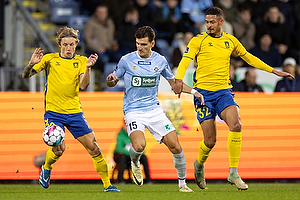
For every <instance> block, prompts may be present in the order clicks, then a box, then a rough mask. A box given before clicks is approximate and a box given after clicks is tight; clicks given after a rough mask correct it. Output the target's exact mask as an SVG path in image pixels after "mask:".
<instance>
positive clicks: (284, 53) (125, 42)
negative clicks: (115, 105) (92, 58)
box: [80, 0, 300, 68]
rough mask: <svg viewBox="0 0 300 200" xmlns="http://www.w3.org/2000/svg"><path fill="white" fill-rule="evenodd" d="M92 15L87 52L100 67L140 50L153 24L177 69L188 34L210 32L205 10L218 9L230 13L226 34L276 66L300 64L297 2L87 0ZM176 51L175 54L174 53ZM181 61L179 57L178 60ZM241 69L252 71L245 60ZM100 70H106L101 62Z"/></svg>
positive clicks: (159, 48)
mask: <svg viewBox="0 0 300 200" xmlns="http://www.w3.org/2000/svg"><path fill="white" fill-rule="evenodd" d="M80 3H81V7H82V9H84V10H85V12H86V13H89V15H90V16H91V18H90V20H89V21H88V22H87V23H86V25H85V29H84V33H83V35H84V40H85V42H86V49H87V53H90V52H96V53H98V54H99V55H100V58H101V59H100V62H102V63H105V62H116V61H118V59H119V58H120V56H122V55H123V54H125V53H128V52H129V51H132V50H134V49H135V41H134V32H135V30H136V29H137V28H138V27H140V26H143V25H150V26H151V27H153V28H154V29H155V31H156V34H157V45H156V48H157V49H156V50H157V51H159V52H160V53H161V54H163V55H164V56H165V57H166V58H167V60H168V61H169V62H170V64H171V65H172V66H173V67H176V65H177V63H173V61H174V60H176V59H178V58H177V56H180V54H178V52H177V53H176V52H175V49H176V48H177V47H179V46H180V43H182V42H184V41H183V40H184V34H185V33H187V32H189V33H192V34H193V35H196V34H198V33H200V32H202V31H206V28H205V11H206V10H207V9H208V8H209V7H211V6H218V7H220V8H222V9H223V11H224V13H225V21H226V23H224V27H223V31H225V32H228V33H230V34H233V35H235V36H236V37H237V38H238V39H239V40H240V41H241V43H242V44H243V45H244V46H245V47H246V49H247V50H249V52H251V53H252V54H254V55H255V56H257V57H259V58H260V59H262V60H263V61H265V62H266V63H267V64H269V65H271V66H272V67H280V66H282V63H283V60H284V59H285V58H287V57H292V58H294V59H295V60H296V62H297V64H298V62H299V51H300V38H299V37H298V35H299V32H300V13H299V12H298V10H299V9H298V8H300V1H296V0H290V1H289V0H235V1H234V0H122V1H119V0H91V1H83V0H82V1H81V2H80ZM173 52H174V54H173ZM174 57H175V58H174ZM234 64H235V65H236V67H242V66H246V64H245V63H243V62H241V61H240V60H236V62H235V63H234ZM99 67H100V68H102V66H101V63H99Z"/></svg>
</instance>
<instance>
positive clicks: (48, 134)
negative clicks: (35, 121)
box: [43, 125, 65, 146]
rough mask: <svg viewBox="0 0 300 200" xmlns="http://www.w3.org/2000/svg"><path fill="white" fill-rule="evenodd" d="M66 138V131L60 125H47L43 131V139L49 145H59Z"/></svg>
mask: <svg viewBox="0 0 300 200" xmlns="http://www.w3.org/2000/svg"><path fill="white" fill-rule="evenodd" d="M64 139H65V132H64V130H63V129H62V128H61V127H60V126H56V125H50V126H47V127H46V128H45V130H44V132H43V140H44V142H45V143H46V144H47V145H48V146H58V145H60V144H61V143H62V142H63V141H64Z"/></svg>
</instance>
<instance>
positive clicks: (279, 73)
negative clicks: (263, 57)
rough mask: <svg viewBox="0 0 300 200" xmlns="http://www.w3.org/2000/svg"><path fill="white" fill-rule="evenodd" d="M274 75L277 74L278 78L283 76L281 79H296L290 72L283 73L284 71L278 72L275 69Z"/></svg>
mask: <svg viewBox="0 0 300 200" xmlns="http://www.w3.org/2000/svg"><path fill="white" fill-rule="evenodd" d="M272 73H273V74H276V75H277V76H281V77H285V76H287V77H290V78H292V79H295V77H294V76H293V75H292V74H290V73H288V72H282V71H277V70H276V69H273V71H272Z"/></svg>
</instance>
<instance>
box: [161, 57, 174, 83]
mask: <svg viewBox="0 0 300 200" xmlns="http://www.w3.org/2000/svg"><path fill="white" fill-rule="evenodd" d="M163 65H164V69H163V70H162V72H161V75H162V76H163V77H164V78H165V79H173V78H175V76H174V74H173V73H172V71H171V68H170V65H169V64H168V62H167V61H166V60H165V61H164V62H163Z"/></svg>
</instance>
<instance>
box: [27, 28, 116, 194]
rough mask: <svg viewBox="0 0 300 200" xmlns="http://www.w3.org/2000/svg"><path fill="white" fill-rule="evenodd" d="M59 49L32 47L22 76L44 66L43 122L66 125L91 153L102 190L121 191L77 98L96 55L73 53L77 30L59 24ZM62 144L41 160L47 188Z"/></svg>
mask: <svg viewBox="0 0 300 200" xmlns="http://www.w3.org/2000/svg"><path fill="white" fill-rule="evenodd" d="M56 40H57V44H58V46H59V48H60V53H49V54H46V55H43V50H42V49H41V48H36V49H35V51H34V53H33V54H32V56H31V59H30V61H29V63H28V65H27V66H25V67H24V70H23V74H22V76H23V78H30V77H31V76H33V75H35V74H37V73H39V72H41V71H42V70H45V73H46V84H45V114H44V120H45V125H46V126H49V125H52V124H55V125H56V126H60V127H61V128H63V129H64V127H66V128H67V129H68V130H69V131H70V132H71V134H72V135H73V136H74V138H75V139H77V140H78V141H79V142H80V143H81V144H82V145H83V146H84V147H85V148H86V150H87V151H88V153H89V154H90V155H91V157H92V159H93V163H94V167H95V169H96V171H97V172H98V173H99V175H100V177H101V179H102V182H103V187H104V191H105V192H121V190H119V189H117V188H116V187H115V186H113V185H112V184H111V183H110V179H109V175H108V166H107V162H106V160H105V159H104V156H103V154H102V153H101V151H100V148H99V146H98V144H97V141H96V137H95V134H94V132H93V129H92V128H91V127H90V126H89V124H88V122H87V121H86V119H85V118H84V115H83V112H82V110H81V105H80V102H79V88H80V89H82V90H84V89H86V88H87V87H88V85H89V83H90V74H91V67H92V66H93V65H94V64H95V62H96V61H97V59H98V56H97V54H92V55H90V57H89V58H87V57H85V56H80V55H76V54H75V49H76V46H77V44H78V42H79V40H78V31H77V30H74V29H73V28H69V27H63V28H61V29H59V31H58V32H57V36H56ZM65 149H66V146H65V142H64V141H63V142H62V144H60V145H58V146H55V147H52V148H51V149H49V150H48V151H47V154H46V160H45V164H44V165H43V166H42V169H41V175H40V180H39V181H40V184H41V185H42V186H43V187H44V188H48V187H49V184H50V174H51V170H52V166H53V164H54V163H55V162H56V161H57V160H58V159H59V158H60V157H61V156H62V154H63V152H64V151H65Z"/></svg>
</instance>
